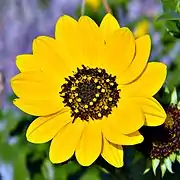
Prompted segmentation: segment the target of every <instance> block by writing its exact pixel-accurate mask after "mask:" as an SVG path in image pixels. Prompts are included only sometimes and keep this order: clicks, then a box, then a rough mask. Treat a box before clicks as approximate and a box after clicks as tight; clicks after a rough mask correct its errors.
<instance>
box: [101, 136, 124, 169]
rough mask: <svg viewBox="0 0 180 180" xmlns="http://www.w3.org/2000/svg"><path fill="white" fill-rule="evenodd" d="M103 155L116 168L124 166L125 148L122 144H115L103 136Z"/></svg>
mask: <svg viewBox="0 0 180 180" xmlns="http://www.w3.org/2000/svg"><path fill="white" fill-rule="evenodd" d="M101 156H102V157H103V158H104V159H105V160H106V161H107V162H108V163H109V164H111V165H113V166H114V167H116V168H120V167H122V166H123V148H122V146H120V145H117V144H113V143H111V142H109V141H108V140H106V138H103V148H102V152H101Z"/></svg>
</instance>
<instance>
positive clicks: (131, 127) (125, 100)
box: [11, 14, 166, 167]
mask: <svg viewBox="0 0 180 180" xmlns="http://www.w3.org/2000/svg"><path fill="white" fill-rule="evenodd" d="M150 46H151V41H150V37H149V36H148V35H145V36H142V37H140V38H138V39H135V38H134V36H133V34H132V32H131V31H130V30H129V29H128V28H126V27H123V28H120V26H119V24H118V22H117V21H116V19H115V18H114V17H113V16H112V15H111V14H107V15H106V16H105V17H104V18H103V20H102V22H101V25H100V27H98V26H97V25H96V23H95V22H94V21H93V20H92V19H90V18H89V17H87V16H82V17H80V19H79V20H78V22H77V21H76V20H74V19H73V18H71V17H69V16H66V15H65V16H62V17H61V18H60V19H59V20H58V22H57V24H56V28H55V38H51V37H47V36H40V37H37V38H36V39H35V40H34V41H33V45H32V51H33V54H24V55H19V56H17V61H16V63H17V67H18V68H19V70H20V71H21V73H20V74H18V75H16V76H15V77H13V78H12V80H11V86H12V88H13V91H14V92H15V94H16V95H17V96H18V98H17V99H15V100H14V104H15V105H16V106H17V107H18V108H20V109H21V110H22V111H24V112H26V113H28V114H31V115H34V116H39V117H38V118H37V119H35V120H34V121H33V122H32V123H31V125H30V126H29V128H28V130H27V134H26V136H27V140H28V141H30V142H32V143H45V142H48V141H50V140H52V141H51V146H50V152H49V156H50V160H51V161H52V162H53V163H61V162H64V161H66V160H68V159H69V158H71V157H72V156H73V154H74V153H75V156H76V159H77V161H78V162H79V163H80V164H81V165H83V166H89V165H91V164H92V163H93V162H94V161H95V160H96V159H97V158H98V156H99V155H101V156H102V157H103V158H104V159H105V160H106V161H107V162H109V163H110V164H111V165H113V166H115V167H121V166H123V149H122V145H134V144H137V143H141V142H142V141H143V136H142V135H141V134H140V133H139V131H138V130H139V128H141V127H142V126H143V125H147V126H157V125H160V124H162V123H163V122H164V120H165V118H166V114H165V112H164V110H163V108H162V107H161V105H160V104H159V103H158V102H157V101H156V100H155V99H154V98H153V97H152V96H153V95H154V94H156V93H157V91H158V90H159V89H160V88H161V86H162V85H163V83H164V81H165V78H166V66H165V65H164V64H162V63H158V62H150V63H148V62H147V61H148V57H149V54H150Z"/></svg>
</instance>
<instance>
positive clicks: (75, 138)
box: [49, 119, 86, 163]
mask: <svg viewBox="0 0 180 180" xmlns="http://www.w3.org/2000/svg"><path fill="white" fill-rule="evenodd" d="M85 124H86V123H84V122H83V121H81V120H80V119H77V120H76V121H75V122H73V123H69V124H67V125H66V126H65V127H63V128H62V129H61V130H60V131H59V132H58V133H57V134H56V136H55V137H54V139H53V140H52V142H51V146H50V150H49V157H50V160H51V161H52V162H53V163H62V162H64V161H67V160H68V159H69V158H71V157H72V156H73V154H74V151H75V149H76V147H77V145H78V142H79V141H80V137H81V135H82V132H83V129H84V126H85Z"/></svg>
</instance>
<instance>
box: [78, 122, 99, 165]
mask: <svg viewBox="0 0 180 180" xmlns="http://www.w3.org/2000/svg"><path fill="white" fill-rule="evenodd" d="M101 148H102V134H101V129H100V125H99V122H98V121H97V122H95V121H89V122H88V124H87V125H86V127H85V129H84V131H83V134H82V136H81V139H80V142H79V145H78V146H77V149H76V152H75V155H76V159H77V161H78V162H79V164H81V165H82V166H90V165H91V164H92V163H93V162H94V161H95V160H96V159H97V158H98V156H99V155H100V153H101Z"/></svg>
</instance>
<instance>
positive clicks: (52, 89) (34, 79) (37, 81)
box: [11, 71, 62, 100]
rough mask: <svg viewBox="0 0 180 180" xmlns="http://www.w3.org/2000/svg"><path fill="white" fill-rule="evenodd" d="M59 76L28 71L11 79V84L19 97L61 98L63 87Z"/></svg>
mask: <svg viewBox="0 0 180 180" xmlns="http://www.w3.org/2000/svg"><path fill="white" fill-rule="evenodd" d="M61 85H62V84H61V82H60V81H59V77H58V76H56V75H54V77H51V73H44V72H42V71H27V72H22V73H20V74H17V75H16V76H14V77H13V78H12V79H11V86H12V89H13V91H14V93H15V94H16V95H17V96H18V97H22V98H25V99H31V100H32V99H39V100H40V99H49V100H50V99H51V100H53V99H57V100H60V96H59V92H60V89H61V88H60V87H61Z"/></svg>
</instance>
